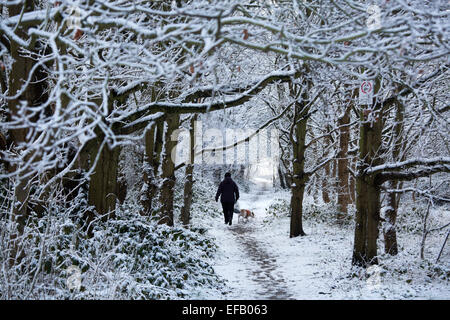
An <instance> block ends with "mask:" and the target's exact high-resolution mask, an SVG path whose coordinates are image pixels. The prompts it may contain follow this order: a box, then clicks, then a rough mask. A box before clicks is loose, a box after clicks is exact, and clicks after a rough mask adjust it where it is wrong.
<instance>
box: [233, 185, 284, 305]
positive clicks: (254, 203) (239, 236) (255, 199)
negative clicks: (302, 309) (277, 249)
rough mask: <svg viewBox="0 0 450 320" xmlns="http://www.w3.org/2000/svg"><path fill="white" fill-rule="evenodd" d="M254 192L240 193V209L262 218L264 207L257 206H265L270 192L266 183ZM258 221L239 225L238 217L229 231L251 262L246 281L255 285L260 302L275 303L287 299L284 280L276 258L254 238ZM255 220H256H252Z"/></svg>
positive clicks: (248, 265) (246, 270)
mask: <svg viewBox="0 0 450 320" xmlns="http://www.w3.org/2000/svg"><path fill="white" fill-rule="evenodd" d="M255 191H256V192H254V193H251V194H245V193H244V194H242V196H241V200H240V207H241V208H246V209H250V210H253V211H255V214H257V215H258V214H259V215H261V214H262V212H264V210H265V208H264V207H261V206H260V205H259V206H258V204H264V203H265V201H263V200H266V199H267V197H270V192H271V190H270V189H269V187H268V186H267V184H261V185H260V186H259V188H258V189H257V190H255ZM259 218H260V220H259V222H258V221H249V222H243V221H241V222H240V223H239V222H238V219H237V215H235V217H234V219H233V223H234V225H233V226H232V228H230V230H231V231H232V234H233V236H234V237H235V239H236V241H235V242H236V243H237V244H238V245H239V246H240V248H241V251H242V253H243V255H244V257H245V258H247V259H249V260H251V263H249V264H247V265H246V268H245V269H244V272H246V273H247V275H248V277H249V279H250V280H251V281H252V282H254V283H255V284H256V286H255V287H256V288H257V289H256V290H257V291H256V294H257V295H259V296H260V298H261V299H269V300H277V299H282V300H286V299H290V298H291V294H290V293H289V290H288V286H287V284H286V281H285V279H283V278H282V277H281V275H280V272H277V263H276V258H275V257H274V256H273V255H272V254H271V253H270V252H269V251H267V250H266V249H265V246H264V243H263V242H262V241H261V240H260V239H258V238H256V237H255V233H254V231H255V229H256V228H258V226H259V224H260V223H261V217H259ZM255 220H256V219H255Z"/></svg>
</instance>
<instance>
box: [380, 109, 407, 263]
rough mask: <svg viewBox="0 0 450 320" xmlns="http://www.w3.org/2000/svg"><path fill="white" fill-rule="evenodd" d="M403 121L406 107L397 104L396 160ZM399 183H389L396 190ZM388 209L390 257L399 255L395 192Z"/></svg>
mask: <svg viewBox="0 0 450 320" xmlns="http://www.w3.org/2000/svg"><path fill="white" fill-rule="evenodd" d="M403 120H404V106H403V105H402V104H401V103H399V102H397V104H396V116H395V125H394V137H393V140H392V141H393V142H392V143H393V146H392V158H393V159H394V160H398V161H400V160H402V159H400V153H401V148H402V145H403V141H402V131H403ZM398 185H399V183H398V182H396V181H390V182H389V188H390V189H396V188H397V187H398ZM387 199H388V201H387V202H388V203H387V204H388V208H387V210H386V212H385V220H386V223H385V227H384V251H385V252H386V253H388V254H390V255H394V256H395V255H397V254H398V244H397V232H396V225H395V224H396V221H397V209H398V204H399V197H398V196H397V195H396V193H394V192H390V193H388V194H387Z"/></svg>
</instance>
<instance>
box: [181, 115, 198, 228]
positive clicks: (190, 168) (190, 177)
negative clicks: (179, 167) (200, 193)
mask: <svg viewBox="0 0 450 320" xmlns="http://www.w3.org/2000/svg"><path fill="white" fill-rule="evenodd" d="M195 121H197V115H194V116H192V118H191V122H190V128H189V140H190V162H189V164H188V165H187V166H186V175H185V176H186V181H185V183H184V197H183V200H184V203H183V207H182V208H181V221H182V223H183V225H185V226H186V225H188V224H189V221H190V216H191V204H192V188H193V185H194V160H195V131H194V124H195Z"/></svg>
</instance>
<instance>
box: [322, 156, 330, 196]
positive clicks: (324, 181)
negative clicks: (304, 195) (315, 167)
mask: <svg viewBox="0 0 450 320" xmlns="http://www.w3.org/2000/svg"><path fill="white" fill-rule="evenodd" d="M329 177H330V163H329V162H328V163H326V164H325V166H324V177H323V179H322V200H323V202H324V203H330V201H331V199H330V193H329V184H328V181H327V180H328V179H329Z"/></svg>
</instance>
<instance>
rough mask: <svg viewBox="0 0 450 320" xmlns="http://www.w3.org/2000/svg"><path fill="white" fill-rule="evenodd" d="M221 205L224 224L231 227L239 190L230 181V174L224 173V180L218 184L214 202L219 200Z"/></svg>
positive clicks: (231, 180)
mask: <svg viewBox="0 0 450 320" xmlns="http://www.w3.org/2000/svg"><path fill="white" fill-rule="evenodd" d="M219 196H220V202H221V203H222V208H223V216H224V218H225V224H229V225H230V226H231V222H232V221H233V212H234V204H235V203H236V201H238V199H239V188H238V186H237V184H236V183H235V182H234V181H233V179H231V173H229V172H227V173H225V179H223V181H222V182H221V183H220V184H219V188H218V189H217V193H216V202H217V200H219Z"/></svg>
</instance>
